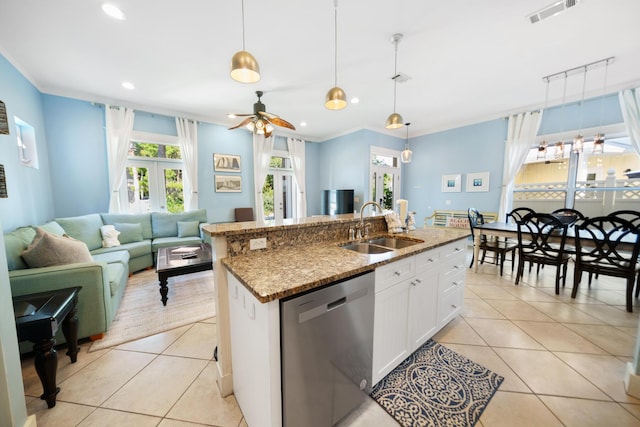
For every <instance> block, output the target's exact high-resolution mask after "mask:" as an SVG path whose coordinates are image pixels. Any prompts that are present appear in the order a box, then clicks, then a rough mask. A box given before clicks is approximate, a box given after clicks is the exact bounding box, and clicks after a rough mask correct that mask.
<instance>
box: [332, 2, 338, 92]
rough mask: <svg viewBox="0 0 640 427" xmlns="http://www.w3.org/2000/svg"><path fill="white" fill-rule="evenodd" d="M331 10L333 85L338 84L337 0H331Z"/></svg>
mask: <svg viewBox="0 0 640 427" xmlns="http://www.w3.org/2000/svg"><path fill="white" fill-rule="evenodd" d="M333 10H334V14H333V20H334V22H333V28H334V32H333V42H334V49H333V52H334V58H333V66H334V68H333V76H334V80H333V86H334V87H335V86H338V0H334V2H333Z"/></svg>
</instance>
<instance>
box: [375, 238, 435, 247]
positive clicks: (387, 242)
mask: <svg viewBox="0 0 640 427" xmlns="http://www.w3.org/2000/svg"><path fill="white" fill-rule="evenodd" d="M366 242H367V243H370V244H372V245H379V246H384V247H385V248H391V249H402V248H407V247H409V246H413V245H417V244H418V243H424V241H422V240H409V239H399V238H396V237H378V238H375V239H369V240H367V241H366Z"/></svg>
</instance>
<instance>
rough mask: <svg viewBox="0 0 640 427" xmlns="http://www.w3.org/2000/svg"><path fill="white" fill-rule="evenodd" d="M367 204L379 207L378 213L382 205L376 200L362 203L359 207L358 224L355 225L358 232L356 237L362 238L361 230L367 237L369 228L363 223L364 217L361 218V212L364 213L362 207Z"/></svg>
mask: <svg viewBox="0 0 640 427" xmlns="http://www.w3.org/2000/svg"><path fill="white" fill-rule="evenodd" d="M369 205H374V206H376V207H377V208H378V209H380V213H382V206H380V204H379V203H378V202H373V201H371V202H367V203H365V204H364V205H362V207H361V208H360V222H359V223H358V225H357V226H356V232H357V233H358V234H359V235H358V236H357V238H358V239H361V238H362V232H364V234H365V237H369V236H368V234H369V228H368V227H366V226H365V225H364V218H363V214H364V208H366V207H367V206H369Z"/></svg>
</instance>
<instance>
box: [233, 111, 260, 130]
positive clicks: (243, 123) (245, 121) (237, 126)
mask: <svg viewBox="0 0 640 427" xmlns="http://www.w3.org/2000/svg"><path fill="white" fill-rule="evenodd" d="M255 117H256V116H254V115H253V114H252V115H251V117H247V118H246V119H244V120H243V121H241V122H240V123H238V124H237V125H235V126H233V127H230V128H229V130H232V129H238V128H240V127H242V126H245V125H246V124H248V123H249V122H251V120H253V119H255Z"/></svg>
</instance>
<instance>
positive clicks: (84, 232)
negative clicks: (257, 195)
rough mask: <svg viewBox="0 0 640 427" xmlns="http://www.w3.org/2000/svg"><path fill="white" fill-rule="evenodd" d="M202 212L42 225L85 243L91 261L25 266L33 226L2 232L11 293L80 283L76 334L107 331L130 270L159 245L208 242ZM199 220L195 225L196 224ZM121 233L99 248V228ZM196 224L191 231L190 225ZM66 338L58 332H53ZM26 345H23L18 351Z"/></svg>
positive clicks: (150, 261) (148, 260) (149, 263)
mask: <svg viewBox="0 0 640 427" xmlns="http://www.w3.org/2000/svg"><path fill="white" fill-rule="evenodd" d="M206 219H207V218H206V210H205V209H200V210H196V211H191V212H183V213H176V214H171V213H162V212H150V213H145V214H88V215H81V216H76V217H65V218H56V220H55V221H51V222H48V223H46V224H43V225H41V226H40V227H41V228H43V229H45V230H46V231H49V232H51V233H54V234H58V235H61V234H67V235H68V236H70V237H72V238H74V239H77V240H81V241H82V242H84V243H85V244H86V245H87V248H88V249H89V252H90V254H91V256H92V258H93V262H81V263H74V264H66V265H58V266H52V267H41V268H28V266H27V265H26V263H25V262H24V260H23V259H22V257H21V256H20V254H21V253H22V251H23V250H24V249H26V248H27V247H28V246H29V244H30V243H31V241H32V240H33V238H34V236H35V227H31V226H29V227H20V228H17V229H16V230H14V231H12V232H10V233H7V234H5V235H4V241H5V248H6V252H7V263H8V267H9V280H10V283H11V292H12V295H14V296H18V295H24V294H31V293H36V292H41V291H45V290H50V289H60V288H65V287H71V286H82V290H81V291H80V294H79V296H78V317H79V318H80V322H79V331H78V337H79V338H85V337H90V336H93V335H98V334H101V333H103V332H106V331H107V330H108V329H109V326H110V325H111V322H112V321H113V318H114V316H115V314H116V311H117V309H118V306H119V305H120V301H121V300H122V296H123V295H124V290H125V287H126V284H127V278H128V276H129V274H130V273H133V272H136V271H139V270H142V269H145V268H150V267H153V265H154V260H155V259H156V253H157V251H158V248H161V247H168V246H179V245H188V244H198V243H201V242H203V241H207V242H209V241H210V238H209V237H208V236H207V235H206V233H204V232H203V231H202V226H203V225H205V223H206ZM196 223H197V226H196ZM103 225H114V226H115V228H116V229H118V230H119V231H120V230H122V231H121V234H120V236H119V239H121V240H120V241H121V242H124V243H122V244H121V245H119V246H113V247H110V248H103V247H102V234H101V231H100V227H102V226H103ZM194 227H195V229H194ZM56 340H57V342H58V343H62V342H64V337H63V336H62V333H61V331H59V332H58V335H57V336H56ZM28 350H30V347H28V346H25V345H24V343H22V344H21V351H28Z"/></svg>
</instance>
